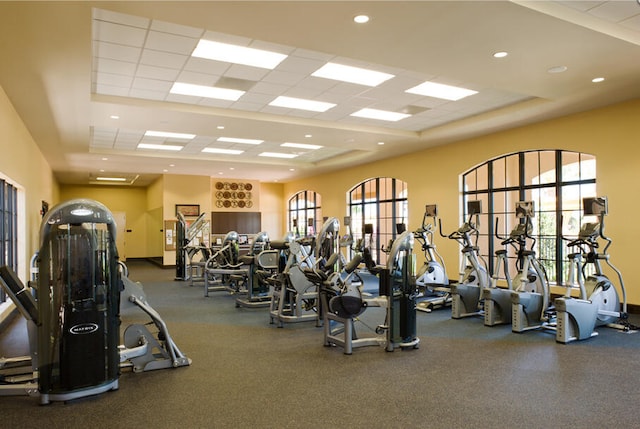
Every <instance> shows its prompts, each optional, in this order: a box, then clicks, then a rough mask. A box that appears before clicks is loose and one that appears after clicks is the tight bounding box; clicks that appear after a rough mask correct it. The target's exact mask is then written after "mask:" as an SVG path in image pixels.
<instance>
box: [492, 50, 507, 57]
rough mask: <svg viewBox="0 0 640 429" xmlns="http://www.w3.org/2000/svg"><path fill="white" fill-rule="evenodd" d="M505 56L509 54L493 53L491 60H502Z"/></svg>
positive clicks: (503, 52) (502, 52)
mask: <svg viewBox="0 0 640 429" xmlns="http://www.w3.org/2000/svg"><path fill="white" fill-rule="evenodd" d="M507 55H509V53H508V52H505V51H500V52H495V53H494V54H493V58H504V57H506V56H507Z"/></svg>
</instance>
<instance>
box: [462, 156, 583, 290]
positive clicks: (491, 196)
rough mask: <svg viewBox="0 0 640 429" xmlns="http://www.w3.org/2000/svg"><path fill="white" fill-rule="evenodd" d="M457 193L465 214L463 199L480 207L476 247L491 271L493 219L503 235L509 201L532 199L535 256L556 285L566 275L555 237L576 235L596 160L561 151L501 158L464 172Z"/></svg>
mask: <svg viewBox="0 0 640 429" xmlns="http://www.w3.org/2000/svg"><path fill="white" fill-rule="evenodd" d="M462 194H463V201H464V204H463V207H464V210H465V211H466V208H467V201H470V200H479V201H481V203H482V216H481V218H480V219H481V221H480V222H481V223H480V239H479V243H478V246H479V247H480V250H481V251H482V253H483V255H484V256H485V257H486V258H487V259H488V261H489V263H490V268H491V271H492V272H493V264H494V260H493V255H494V252H495V251H496V250H498V249H500V248H501V245H500V240H498V239H497V238H495V225H496V219H497V220H498V229H499V231H498V233H499V234H500V235H503V236H504V235H507V234H508V233H509V231H511V229H512V228H513V227H514V224H515V222H517V221H516V218H515V214H514V213H515V203H516V202H518V201H533V202H534V205H535V217H534V218H533V219H532V222H533V225H534V232H533V235H534V237H535V238H536V240H537V242H536V249H535V250H536V255H537V256H538V259H539V260H540V261H541V262H542V264H543V266H544V267H545V269H546V271H547V276H548V277H549V281H550V282H552V283H555V284H562V283H563V282H564V281H565V280H566V277H567V276H566V272H567V271H566V270H567V264H568V262H567V261H566V260H565V258H564V257H565V255H566V254H567V249H566V246H565V245H566V243H563V242H562V241H563V240H562V239H561V238H560V237H561V236H562V235H564V236H570V235H573V236H575V235H577V233H578V231H579V229H580V219H581V210H582V199H583V198H584V197H595V196H596V159H595V157H594V156H593V155H588V154H584V153H579V152H569V151H562V150H538V151H528V152H519V153H513V154H509V155H504V156H501V157H499V158H495V159H491V160H489V161H487V162H485V163H483V164H481V165H479V166H477V167H475V168H473V169H471V170H469V171H467V172H466V173H464V174H463V176H462ZM465 217H466V213H465ZM512 263H514V261H512ZM514 269H515V268H512V271H511V273H513V272H515V271H513V270H514Z"/></svg>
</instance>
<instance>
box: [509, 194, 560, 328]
mask: <svg viewBox="0 0 640 429" xmlns="http://www.w3.org/2000/svg"><path fill="white" fill-rule="evenodd" d="M534 216H535V209H534V202H533V201H524V202H518V203H516V218H517V219H518V220H520V219H524V225H525V227H524V234H523V235H520V236H519V237H520V240H519V241H518V242H519V244H520V246H519V248H518V264H519V269H518V274H517V276H516V277H515V278H514V279H513V284H512V288H513V291H512V292H511V312H512V313H511V330H512V331H513V332H516V333H521V332H525V331H529V330H532V329H538V328H545V329H552V330H555V313H554V312H553V311H551V309H550V307H551V302H550V292H549V281H548V279H547V273H546V271H545V269H544V267H543V266H542V264H540V261H539V260H538V259H537V258H536V252H535V251H534V250H533V249H534V247H535V243H536V239H535V238H533V237H532V236H531V235H530V234H529V231H531V230H532V229H533V225H532V223H531V218H533V217H534ZM527 239H529V240H531V241H532V243H531V247H530V248H529V249H526V247H525V246H526V240H527ZM505 267H506V265H505Z"/></svg>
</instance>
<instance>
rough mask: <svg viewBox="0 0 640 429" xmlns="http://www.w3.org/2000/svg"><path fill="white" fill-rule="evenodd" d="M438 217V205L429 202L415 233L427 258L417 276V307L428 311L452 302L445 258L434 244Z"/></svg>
mask: <svg viewBox="0 0 640 429" xmlns="http://www.w3.org/2000/svg"><path fill="white" fill-rule="evenodd" d="M429 218H431V219H433V224H432V223H430V222H429V221H428V219H429ZM437 218H438V206H437V205H435V204H427V205H426V206H425V211H424V216H423V217H422V226H421V227H420V228H418V230H416V231H414V233H413V236H414V238H415V239H416V240H417V241H418V242H419V243H420V244H421V247H422V251H423V252H424V258H425V261H424V264H423V265H422V267H421V268H420V270H418V273H417V278H416V286H417V287H418V292H419V295H418V298H417V304H416V309H417V310H420V311H424V312H427V313H428V312H431V310H433V309H434V308H440V307H445V306H447V305H450V304H451V293H450V289H449V278H448V277H447V269H446V266H445V263H444V259H443V258H442V256H441V255H440V254H439V253H438V250H437V249H436V246H435V244H433V228H434V224H435V223H436V219H437Z"/></svg>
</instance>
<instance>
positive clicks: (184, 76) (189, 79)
mask: <svg viewBox="0 0 640 429" xmlns="http://www.w3.org/2000/svg"><path fill="white" fill-rule="evenodd" d="M219 78H220V76H216V75H211V74H205V73H197V72H192V71H182V72H180V74H179V75H178V78H177V79H176V82H184V83H192V84H194V85H205V86H213V85H214V84H215V83H216V81H217V80H218V79H219Z"/></svg>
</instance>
